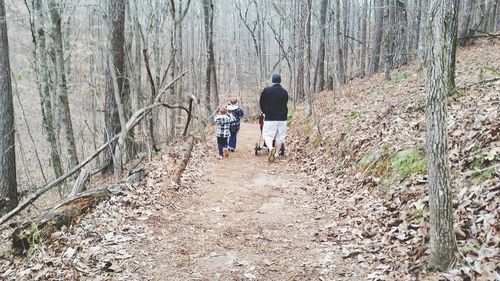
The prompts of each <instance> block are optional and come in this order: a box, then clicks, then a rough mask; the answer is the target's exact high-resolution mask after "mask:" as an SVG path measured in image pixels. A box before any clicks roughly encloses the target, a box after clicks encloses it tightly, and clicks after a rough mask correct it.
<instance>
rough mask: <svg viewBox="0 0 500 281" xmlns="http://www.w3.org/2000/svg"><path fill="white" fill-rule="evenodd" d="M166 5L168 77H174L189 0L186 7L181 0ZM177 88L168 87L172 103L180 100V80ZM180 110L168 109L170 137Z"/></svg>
mask: <svg viewBox="0 0 500 281" xmlns="http://www.w3.org/2000/svg"><path fill="white" fill-rule="evenodd" d="M168 3H169V5H168V8H169V11H170V19H171V22H172V26H171V35H170V50H171V57H172V58H173V61H172V65H171V68H170V77H171V79H174V78H175V76H176V75H177V68H179V69H180V71H181V72H182V69H181V68H182V64H181V63H180V61H181V60H182V21H183V20H184V18H185V17H186V14H187V12H188V10H189V6H190V4H191V0H188V2H187V4H186V7H183V5H182V0H181V1H180V2H179V5H176V4H175V0H170V1H169V2H168ZM177 85H178V86H179V89H178V90H177V91H176V88H175V87H172V88H171V89H170V94H169V95H170V102H171V103H172V104H174V103H175V102H176V101H177V102H180V101H181V95H182V81H181V82H179V83H178V84H177ZM179 113H180V110H176V109H170V110H169V117H168V119H169V123H168V126H169V127H168V135H169V136H170V137H171V138H172V137H174V136H175V126H176V121H177V120H176V115H179Z"/></svg>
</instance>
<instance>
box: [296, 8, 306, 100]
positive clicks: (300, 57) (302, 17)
mask: <svg viewBox="0 0 500 281" xmlns="http://www.w3.org/2000/svg"><path fill="white" fill-rule="evenodd" d="M306 5H307V3H306V1H301V4H300V6H299V10H298V17H297V28H298V38H297V40H298V41H297V58H296V61H297V69H296V71H297V73H296V80H295V89H296V93H297V95H296V97H297V99H298V100H299V101H303V100H304V71H305V70H304V55H305V41H306V30H305V29H306V20H307V19H306V17H307V14H306V13H307V8H306Z"/></svg>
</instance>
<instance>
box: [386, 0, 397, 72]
mask: <svg viewBox="0 0 500 281" xmlns="http://www.w3.org/2000/svg"><path fill="white" fill-rule="evenodd" d="M394 12H395V11H394V0H385V9H384V24H385V28H384V29H385V32H384V80H386V81H389V80H391V69H392V65H393V62H394V50H393V47H392V46H393V44H394V28H395V24H394Z"/></svg>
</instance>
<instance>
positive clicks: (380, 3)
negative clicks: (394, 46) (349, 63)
mask: <svg viewBox="0 0 500 281" xmlns="http://www.w3.org/2000/svg"><path fill="white" fill-rule="evenodd" d="M375 2H376V3H377V4H376V7H375V32H374V33H375V34H374V37H373V44H372V53H371V56H370V65H369V66H368V74H373V73H375V72H377V71H378V70H379V67H380V50H381V45H382V36H383V26H384V0H375Z"/></svg>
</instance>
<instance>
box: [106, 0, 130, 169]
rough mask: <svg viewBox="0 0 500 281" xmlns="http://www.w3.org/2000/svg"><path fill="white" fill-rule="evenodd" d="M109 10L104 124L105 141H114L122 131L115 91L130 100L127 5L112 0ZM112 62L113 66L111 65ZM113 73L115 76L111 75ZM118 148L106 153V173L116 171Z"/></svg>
mask: <svg viewBox="0 0 500 281" xmlns="http://www.w3.org/2000/svg"><path fill="white" fill-rule="evenodd" d="M108 5H109V6H108V9H109V33H108V34H109V36H110V44H109V46H108V48H109V49H110V50H111V52H108V55H109V54H110V55H111V56H112V58H111V60H110V59H108V63H107V66H106V71H105V76H106V92H105V104H104V109H105V110H104V119H105V120H104V122H105V135H104V139H105V141H107V140H109V139H112V138H113V137H114V136H115V135H116V134H118V133H119V132H120V131H121V129H122V128H121V125H120V115H119V111H118V108H119V106H122V105H118V104H117V102H118V101H117V100H116V98H115V91H117V93H118V95H119V96H120V98H121V99H122V100H127V99H128V94H126V93H124V88H125V83H126V81H125V80H126V78H125V75H124V74H125V34H124V32H125V3H124V2H123V1H120V0H110V1H109V3H108ZM110 61H111V63H112V65H111V64H110ZM111 71H113V72H114V73H115V74H113V73H111ZM113 76H116V80H117V81H116V85H117V87H118V88H117V89H115V81H114V80H113ZM115 148H116V143H113V144H112V145H110V146H109V147H108V148H107V149H106V151H105V155H104V157H105V160H104V161H105V165H106V169H104V171H105V172H111V171H113V170H114V166H113V161H114V152H115Z"/></svg>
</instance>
